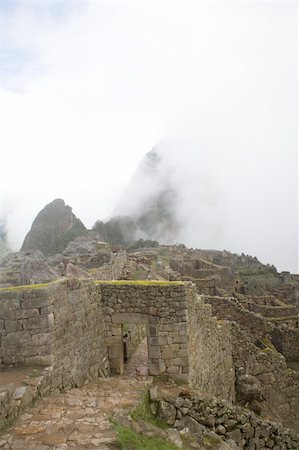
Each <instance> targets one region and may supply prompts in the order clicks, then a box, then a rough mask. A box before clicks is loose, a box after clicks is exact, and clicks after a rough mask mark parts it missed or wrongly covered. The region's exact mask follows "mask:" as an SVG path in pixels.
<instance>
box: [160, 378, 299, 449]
mask: <svg viewBox="0 0 299 450" xmlns="http://www.w3.org/2000/svg"><path fill="white" fill-rule="evenodd" d="M152 391H153V390H152ZM151 399H152V404H151V409H152V411H154V413H155V414H156V415H157V417H158V418H160V419H162V420H163V421H165V422H166V423H167V424H168V425H170V426H174V427H175V428H177V429H178V430H179V431H181V432H182V433H183V435H184V436H185V439H186V440H187V442H188V438H189V439H190V438H191V439H192V441H193V442H194V441H195V442H196V443H197V445H192V448H210V447H211V448H212V445H211V444H212V443H213V444H214V445H213V448H237V449H248V450H261V449H265V450H266V449H273V450H282V449H284V450H286V449H289V450H296V449H299V437H298V435H296V433H295V432H293V431H290V430H289V429H284V428H283V427H282V426H281V424H277V423H273V422H271V421H269V420H265V419H262V418H260V417H258V416H257V415H256V414H254V413H253V412H251V411H249V410H248V409H245V408H242V407H239V406H231V405H228V404H227V403H226V402H225V401H223V400H221V399H217V398H211V397H207V396H204V395H202V394H200V393H198V392H194V391H193V392H192V391H190V390H188V389H186V388H171V387H168V388H167V389H161V388H159V389H158V391H157V392H155V393H154V394H153V393H152V395H151ZM194 438H195V439H194ZM223 441H226V442H227V444H228V445H227V446H224V445H223V446H221V443H222V444H224V443H223ZM232 441H234V442H232ZM195 442H194V443H195ZM233 443H234V445H232V444H233ZM208 444H210V445H208Z"/></svg>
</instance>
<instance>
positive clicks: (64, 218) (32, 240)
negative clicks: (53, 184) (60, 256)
mask: <svg viewBox="0 0 299 450" xmlns="http://www.w3.org/2000/svg"><path fill="white" fill-rule="evenodd" d="M86 231H87V230H86V228H85V226H84V225H83V223H82V222H81V221H80V220H79V219H77V217H76V216H75V215H74V214H73V213H72V208H71V207H70V206H66V205H65V203H64V201H63V200H61V199H56V200H54V201H53V202H51V203H49V204H48V205H46V206H45V208H44V209H42V210H41V211H40V212H39V214H38V215H37V217H36V219H35V220H34V222H33V224H32V227H31V230H30V231H29V233H28V234H27V236H26V237H25V240H24V242H23V245H22V249H21V250H23V251H25V250H40V251H42V252H43V253H44V255H46V256H49V255H54V254H55V253H60V252H62V251H63V250H64V249H65V248H66V246H67V244H68V243H69V242H70V241H72V240H73V239H74V238H75V237H77V236H80V235H83V234H85V233H86Z"/></svg>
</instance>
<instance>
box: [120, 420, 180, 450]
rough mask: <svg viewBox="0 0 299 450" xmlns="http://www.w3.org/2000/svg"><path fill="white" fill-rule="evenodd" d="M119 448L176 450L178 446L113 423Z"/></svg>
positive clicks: (126, 449)
mask: <svg viewBox="0 0 299 450" xmlns="http://www.w3.org/2000/svg"><path fill="white" fill-rule="evenodd" d="M113 426H114V428H115V430H116V431H117V440H118V444H119V446H120V449H121V450H141V449H142V450H177V449H178V447H177V446H176V445H174V444H171V443H170V442H166V441H165V440H164V439H161V438H156V437H148V436H143V435H140V434H138V433H135V431H132V430H131V429H130V428H127V427H124V426H122V425H120V424H118V423H113Z"/></svg>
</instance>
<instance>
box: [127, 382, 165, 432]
mask: <svg viewBox="0 0 299 450" xmlns="http://www.w3.org/2000/svg"><path fill="white" fill-rule="evenodd" d="M131 417H132V419H133V420H135V421H137V420H144V421H145V422H148V423H151V424H152V425H155V426H157V427H159V428H162V430H165V429H166V428H169V427H168V425H167V424H166V423H165V422H163V420H160V419H158V418H157V417H155V416H154V415H153V414H152V412H151V410H150V398H149V392H148V391H146V392H145V393H144V395H143V397H142V400H141V402H140V403H139V404H138V406H136V408H135V409H134V410H133V412H132V414H131Z"/></svg>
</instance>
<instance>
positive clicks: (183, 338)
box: [172, 336, 188, 344]
mask: <svg viewBox="0 0 299 450" xmlns="http://www.w3.org/2000/svg"><path fill="white" fill-rule="evenodd" d="M187 342H188V341H187V336H174V337H173V338H172V343H173V344H183V343H187Z"/></svg>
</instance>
